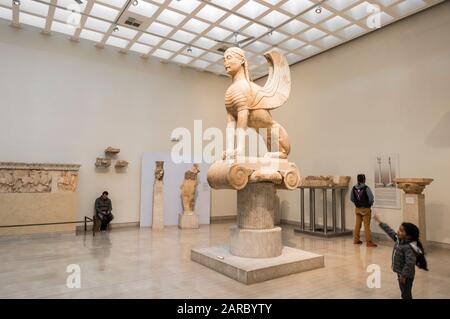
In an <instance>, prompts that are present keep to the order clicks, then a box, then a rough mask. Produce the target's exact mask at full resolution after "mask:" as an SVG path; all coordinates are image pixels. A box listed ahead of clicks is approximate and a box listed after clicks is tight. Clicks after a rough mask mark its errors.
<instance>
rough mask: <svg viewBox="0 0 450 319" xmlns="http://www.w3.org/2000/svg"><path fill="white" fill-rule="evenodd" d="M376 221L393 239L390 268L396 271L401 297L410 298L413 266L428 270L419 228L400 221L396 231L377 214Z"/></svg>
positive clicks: (413, 273)
mask: <svg viewBox="0 0 450 319" xmlns="http://www.w3.org/2000/svg"><path fill="white" fill-rule="evenodd" d="M373 218H374V219H375V221H377V222H378V223H379V225H380V227H381V229H383V230H384V231H385V232H386V234H388V236H389V237H391V238H392V240H394V241H395V246H394V250H393V252H392V270H393V271H394V272H395V273H397V276H398V282H399V286H400V291H401V293H402V299H412V286H413V281H414V276H415V266H416V265H417V266H418V267H419V268H421V269H424V270H428V266H427V261H426V259H425V251H424V249H423V246H422V243H421V242H420V240H419V228H417V226H416V225H414V224H411V223H402V224H401V225H400V227H399V229H398V231H397V232H395V231H394V230H393V229H392V228H390V227H389V225H387V224H385V223H383V222H382V221H381V220H380V218H379V217H378V215H377V214H374V217H373Z"/></svg>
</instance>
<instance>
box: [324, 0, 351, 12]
mask: <svg viewBox="0 0 450 319" xmlns="http://www.w3.org/2000/svg"><path fill="white" fill-rule="evenodd" d="M357 1H359V0H327V5H329V6H331V7H333V8H334V9H336V10H338V11H341V10H343V9H345V8H348V7H350V6H351V5H352V4H354V3H355V2H357Z"/></svg>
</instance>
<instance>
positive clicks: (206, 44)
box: [193, 37, 218, 49]
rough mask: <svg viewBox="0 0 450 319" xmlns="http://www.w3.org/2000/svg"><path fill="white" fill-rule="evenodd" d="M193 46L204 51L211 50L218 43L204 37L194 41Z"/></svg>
mask: <svg viewBox="0 0 450 319" xmlns="http://www.w3.org/2000/svg"><path fill="white" fill-rule="evenodd" d="M193 44H195V45H196V46H199V47H201V48H204V49H211V48H212V47H213V46H215V45H217V44H218V43H217V42H216V41H213V40H210V39H207V38H205V37H201V38H199V39H198V40H196V41H195V42H194V43H193Z"/></svg>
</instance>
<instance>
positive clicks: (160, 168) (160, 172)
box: [155, 161, 164, 181]
mask: <svg viewBox="0 0 450 319" xmlns="http://www.w3.org/2000/svg"><path fill="white" fill-rule="evenodd" d="M155 164H156V168H155V180H158V181H162V180H163V178H164V161H156V162H155Z"/></svg>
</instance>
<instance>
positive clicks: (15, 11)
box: [11, 3, 20, 28]
mask: <svg viewBox="0 0 450 319" xmlns="http://www.w3.org/2000/svg"><path fill="white" fill-rule="evenodd" d="M19 14H20V5H15V4H14V3H13V5H12V20H11V26H12V27H15V28H20V23H19Z"/></svg>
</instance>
